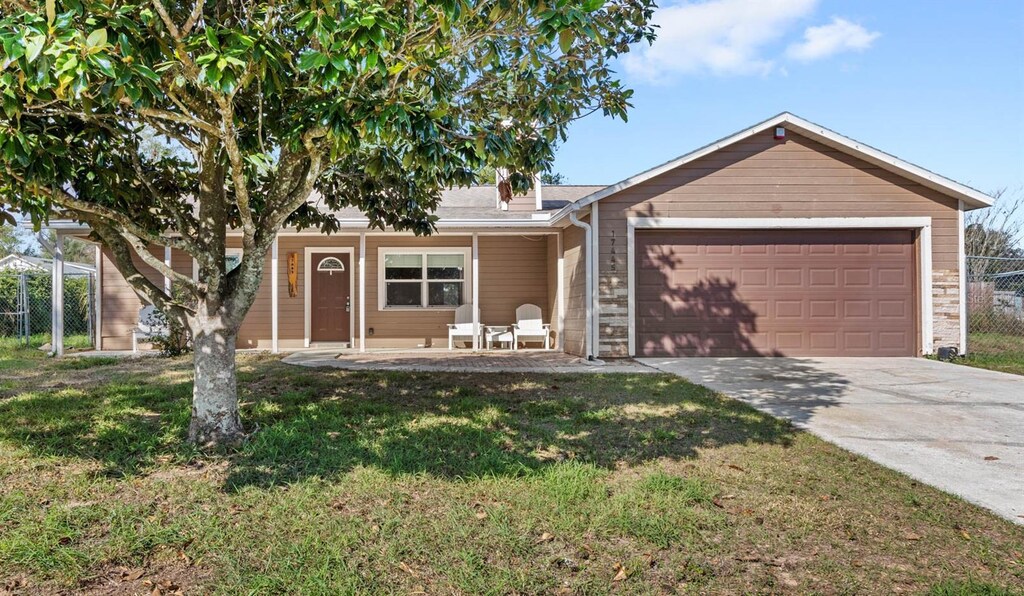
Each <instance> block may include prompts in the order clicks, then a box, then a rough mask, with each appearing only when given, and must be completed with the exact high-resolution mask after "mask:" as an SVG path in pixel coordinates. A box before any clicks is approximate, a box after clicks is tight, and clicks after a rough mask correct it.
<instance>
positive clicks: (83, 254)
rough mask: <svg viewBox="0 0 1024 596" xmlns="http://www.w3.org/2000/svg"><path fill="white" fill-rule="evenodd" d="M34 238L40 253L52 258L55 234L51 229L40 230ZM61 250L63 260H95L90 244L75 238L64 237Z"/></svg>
mask: <svg viewBox="0 0 1024 596" xmlns="http://www.w3.org/2000/svg"><path fill="white" fill-rule="evenodd" d="M35 239H36V242H38V243H39V248H40V251H39V252H40V254H42V256H44V257H46V258H47V259H52V258H53V255H54V248H55V246H56V241H57V235H56V234H55V233H53V231H52V230H42V231H40V232H39V233H38V234H36V238H35ZM63 252H64V260H65V261H68V262H70V263H92V262H94V261H95V260H96V254H95V252H93V247H92V245H91V244H89V243H88V242H84V241H82V240H78V239H77V238H64V246H63Z"/></svg>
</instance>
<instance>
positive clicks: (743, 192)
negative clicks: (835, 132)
mask: <svg viewBox="0 0 1024 596" xmlns="http://www.w3.org/2000/svg"><path fill="white" fill-rule="evenodd" d="M957 208H958V205H957V201H956V200H955V199H951V198H949V197H946V196H944V195H942V194H940V193H938V192H936V191H933V190H931V189H928V188H925V187H923V186H921V185H919V184H915V183H913V182H910V181H908V180H905V179H903V178H900V177H899V176H896V175H895V174H892V173H889V172H887V171H885V170H882V169H880V168H877V167H875V166H872V165H871V164H868V163H867V162H864V161H862V160H859V159H856V158H854V157H851V156H849V155H846V154H845V153H842V152H840V151H838V150H835V149H832V148H830V147H827V146H825V145H823V144H821V143H818V142H815V141H812V140H810V139H807V138H804V137H801V136H799V135H796V134H793V133H792V132H790V133H789V135H788V138H787V139H786V141H785V142H780V141H775V140H774V139H773V138H772V133H771V131H766V132H763V133H761V134H759V135H756V136H754V137H751V138H748V139H745V140H743V141H740V142H737V143H736V144H734V145H731V146H729V147H726V148H724V149H721V150H719V151H716V152H714V153H712V154H710V155H708V156H706V157H703V158H701V159H698V160H696V161H694V162H691V163H689V164H686V165H684V166H680V167H679V168H676V169H674V170H672V171H669V172H666V173H665V174H662V175H660V176H657V177H655V178H652V179H651V180H648V181H646V182H643V183H641V184H638V185H636V186H634V187H631V188H628V189H626V190H623V191H622V192H620V193H618V194H615V195H612V196H609V197H607V198H605V199H604V200H602V201H600V203H599V217H598V221H599V225H600V271H601V280H600V285H601V289H600V291H601V304H602V313H601V343H602V345H603V347H604V348H603V350H602V352H603V353H604V355H610V356H623V355H625V354H626V352H627V346H626V341H627V333H628V331H627V325H628V321H627V320H626V317H625V316H624V315H622V314H619V313H621V312H624V311H625V307H626V301H627V288H626V268H625V267H623V263H624V261H625V258H624V257H625V239H626V231H627V227H626V218H627V217H877V216H929V217H931V218H932V243H933V244H932V247H933V254H932V259H933V267H934V271H935V275H936V277H942V276H943V275H946V276H947V277H948V276H949V275H952V276H953V277H955V274H956V272H957V267H958V259H957V242H958V231H957V225H958V224H957ZM613 250H614V251H615V254H613ZM944 279H945V278H944ZM947 285H948V284H947ZM936 291H938V290H936ZM608 311H612V313H613V314H609V315H606V313H607V312H608ZM951 321H953V319H952V318H951V317H946V318H945V319H943V320H942V321H940V320H939V318H938V317H937V320H936V335H937V338H936V339H937V341H941V342H942V343H943V344H946V343H955V341H954V337H955V335H956V333H957V332H958V330H957V329H955V328H953V327H952V323H951ZM940 322H942V323H944V326H943V327H942V328H941V329H940Z"/></svg>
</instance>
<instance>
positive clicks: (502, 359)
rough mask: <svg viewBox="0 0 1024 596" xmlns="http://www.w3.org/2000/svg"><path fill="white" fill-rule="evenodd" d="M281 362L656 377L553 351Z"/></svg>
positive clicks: (326, 354)
mask: <svg viewBox="0 0 1024 596" xmlns="http://www.w3.org/2000/svg"><path fill="white" fill-rule="evenodd" d="M283 362H286V363H288V364H295V365H298V366H309V367H329V368H340V369H344V370H394V371H403V370H409V371H427V372H476V373H480V372H521V373H655V372H658V371H656V370H654V369H652V368H648V367H646V366H644V365H642V364H639V363H637V362H634V361H631V360H626V361H613V362H609V363H590V362H587V361H586V360H583V359H581V358H577V357H576V356H572V355H569V354H565V353H563V352H559V351H556V350H552V351H543V350H532V351H531V350H518V351H515V352H513V351H511V350H505V351H486V352H471V351H468V350H454V351H452V350H440V349H419V350H405V351H373V352H362V353H361V352H358V351H354V350H351V351H350V350H344V351H341V352H339V351H338V350H336V349H335V350H323V351H321V350H309V351H303V352H295V353H293V354H289V355H287V356H285V357H284V358H283Z"/></svg>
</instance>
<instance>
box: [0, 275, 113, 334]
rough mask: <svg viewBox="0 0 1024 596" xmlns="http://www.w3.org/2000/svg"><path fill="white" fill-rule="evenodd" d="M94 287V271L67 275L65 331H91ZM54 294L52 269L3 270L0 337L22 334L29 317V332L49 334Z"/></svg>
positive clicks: (0, 295)
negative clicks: (38, 270)
mask: <svg viewBox="0 0 1024 596" xmlns="http://www.w3.org/2000/svg"><path fill="white" fill-rule="evenodd" d="M94 288H95V280H94V279H93V276H92V275H91V274H69V275H65V276H64V335H66V336H67V335H86V334H91V332H92V329H93V322H94V318H93V317H94V314H93V311H94V308H93V305H94V298H93V295H92V293H93V291H94ZM19 293H20V294H22V296H21V297H19ZM52 296H53V279H52V278H51V277H50V274H49V273H45V272H30V271H3V272H0V337H13V336H21V335H23V334H24V333H25V332H26V326H25V323H26V320H27V323H28V326H27V331H28V333H30V334H31V335H33V336H38V335H39V334H47V335H48V334H49V333H50V332H51V330H52V326H53V321H52V318H51V313H52V308H53V300H52ZM26 300H27V304H26Z"/></svg>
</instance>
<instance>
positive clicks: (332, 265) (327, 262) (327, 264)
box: [316, 257, 345, 273]
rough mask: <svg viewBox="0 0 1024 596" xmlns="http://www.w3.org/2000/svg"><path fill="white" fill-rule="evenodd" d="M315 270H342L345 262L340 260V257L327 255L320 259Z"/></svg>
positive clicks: (330, 271) (331, 271)
mask: <svg viewBox="0 0 1024 596" xmlns="http://www.w3.org/2000/svg"><path fill="white" fill-rule="evenodd" d="M316 270H317V271H326V272H328V273H334V272H335V271H344V270H345V264H344V263H342V262H341V259H338V258H335V257H327V258H326V259H324V260H322V261H320V264H319V265H317V266H316Z"/></svg>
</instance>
